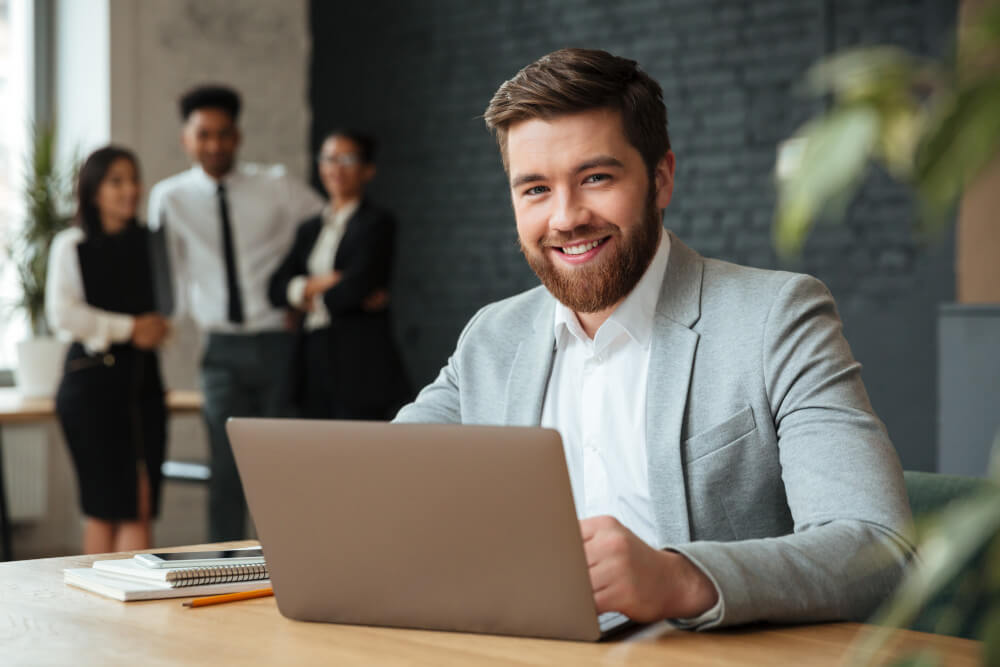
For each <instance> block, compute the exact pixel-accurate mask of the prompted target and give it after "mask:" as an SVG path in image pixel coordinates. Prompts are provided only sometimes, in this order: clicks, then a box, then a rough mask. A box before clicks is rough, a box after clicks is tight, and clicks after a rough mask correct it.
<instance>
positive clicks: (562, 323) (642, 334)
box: [553, 230, 670, 348]
mask: <svg viewBox="0 0 1000 667" xmlns="http://www.w3.org/2000/svg"><path fill="white" fill-rule="evenodd" d="M669 257H670V234H668V233H667V232H666V231H665V230H664V231H661V232H660V241H659V243H658V245H657V247H656V253H655V254H654V255H653V259H652V260H651V261H650V263H649V266H648V267H647V268H646V272H645V273H644V274H643V275H642V278H640V279H639V282H638V283H636V286H635V287H634V288H632V291H631V292H629V294H628V296H627V297H625V300H624V301H623V302H622V303H621V305H620V306H618V307H617V308H615V310H614V312H612V313H611V316H610V317H609V318H608V319H607V320H606V321H605V322H604V324H602V325H601V328H600V329H598V330H597V335H595V336H594V341H593V343H594V345H595V347H599V348H603V347H604V346H605V345H606V344H607V343H609V342H610V341H611V340H613V339H614V338H616V337H617V333H618V331H619V330H624V331H625V332H626V333H628V335H629V337H630V338H632V340H634V341H635V342H636V343H638V344H639V345H642V346H643V347H646V346H648V345H649V339H650V337H651V336H652V332H653V318H654V316H655V315H656V303H657V301H658V300H659V298H660V287H661V285H662V284H663V276H664V274H665V273H666V271H667V259H668V258H669ZM554 320H555V321H554V324H553V333H554V334H555V338H556V346H557V347H563V346H565V345H566V343H568V342H569V339H568V338H566V337H567V336H573V337H574V338H576V339H577V340H579V341H581V342H583V343H587V344H588V345H589V344H590V338H589V337H588V336H587V334H586V332H584V330H583V327H582V326H580V320H579V319H577V317H576V313H574V312H573V311H572V310H570V309H569V308H567V307H566V306H565V305H563V304H562V303H561V302H558V301H557V302H556V308H555V318H554Z"/></svg>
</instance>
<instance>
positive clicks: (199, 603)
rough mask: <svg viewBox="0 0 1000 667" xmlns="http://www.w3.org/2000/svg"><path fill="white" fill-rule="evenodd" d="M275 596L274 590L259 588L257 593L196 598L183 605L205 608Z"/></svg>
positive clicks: (246, 592)
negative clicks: (211, 605) (212, 605)
mask: <svg viewBox="0 0 1000 667" xmlns="http://www.w3.org/2000/svg"><path fill="white" fill-rule="evenodd" d="M268 595H274V589H271V588H258V589H257V590H255V591H243V592H242V593H226V594H225V595H209V596H208V597H205V598H195V599H193V600H189V601H188V602H185V603H183V604H184V606H185V607H204V606H207V605H210V604H222V603H223V602H236V601H237V600H250V599H252V598H265V597H267V596H268Z"/></svg>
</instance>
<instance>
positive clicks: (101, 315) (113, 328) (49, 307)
mask: <svg viewBox="0 0 1000 667" xmlns="http://www.w3.org/2000/svg"><path fill="white" fill-rule="evenodd" d="M85 238H86V235H85V234H84V232H83V230H82V229H80V228H79V227H70V228H69V229H64V230H63V231H61V232H59V233H58V234H56V235H55V238H53V239H52V246H51V247H50V248H49V268H48V275H47V276H46V277H45V317H46V318H47V319H48V321H49V325H50V326H51V327H52V330H53V331H54V332H55V334H56V336H57V337H58V338H59V339H60V340H64V341H67V342H70V341H80V342H81V343H82V344H83V347H84V349H86V350H87V352H88V353H89V354H96V353H98V352H104V351H105V350H107V349H108V348H109V347H111V344H112V343H126V342H128V341H129V340H131V339H132V327H133V325H134V322H135V319H134V318H133V317H132V316H131V315H127V314H124V313H112V312H109V311H107V310H101V309H100V308H95V307H94V306H92V305H90V304H89V303H87V298H86V295H85V294H84V291H83V276H82V275H81V273H80V255H79V253H78V252H77V246H78V245H79V244H80V243H81V242H82V241H83V240H84V239H85Z"/></svg>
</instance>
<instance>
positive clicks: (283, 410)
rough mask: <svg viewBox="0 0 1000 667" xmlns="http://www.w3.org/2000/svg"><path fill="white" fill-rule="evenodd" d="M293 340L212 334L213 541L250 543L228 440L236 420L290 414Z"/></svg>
mask: <svg viewBox="0 0 1000 667" xmlns="http://www.w3.org/2000/svg"><path fill="white" fill-rule="evenodd" d="M292 344H293V338H292V335H291V334H288V333H285V332H281V331H269V332H264V333H257V334H217V333H213V334H209V336H208V341H207V345H206V348H205V355H204V357H203V359H202V362H201V389H202V392H203V393H204V396H205V406H204V417H205V424H206V425H207V426H208V435H209V443H210V445H211V453H212V479H211V481H210V482H209V500H208V530H209V541H211V542H223V541H226V540H241V539H245V538H246V512H247V504H246V498H245V496H244V495H243V485H242V484H241V482H240V476H239V473H238V472H237V470H236V461H235V459H234V458H233V450H232V447H231V446H230V444H229V438H227V437H226V420H227V419H229V418H230V417H285V416H288V415H289V414H290V411H289V403H288V392H287V379H288V377H289V365H290V363H291V355H292Z"/></svg>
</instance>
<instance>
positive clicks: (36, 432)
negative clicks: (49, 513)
mask: <svg viewBox="0 0 1000 667" xmlns="http://www.w3.org/2000/svg"><path fill="white" fill-rule="evenodd" d="M0 437H3V475H4V488H5V490H6V492H7V511H8V513H9V515H10V518H11V520H12V521H29V520H34V519H41V518H42V517H44V516H45V510H46V501H47V498H48V478H49V467H48V461H49V438H48V429H46V428H45V427H44V426H11V425H8V426H4V427H3V432H2V434H0Z"/></svg>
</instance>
